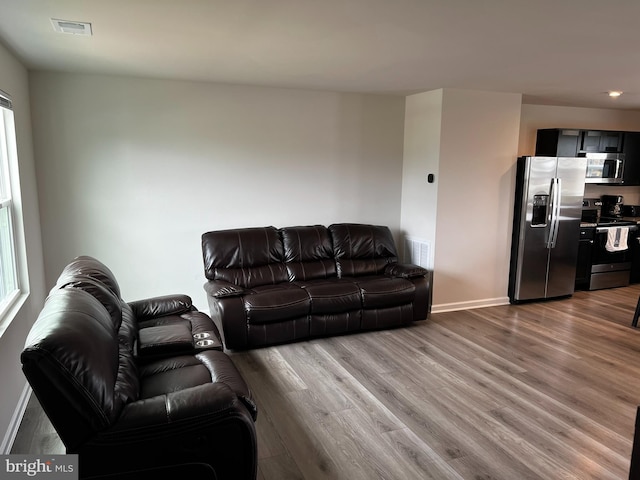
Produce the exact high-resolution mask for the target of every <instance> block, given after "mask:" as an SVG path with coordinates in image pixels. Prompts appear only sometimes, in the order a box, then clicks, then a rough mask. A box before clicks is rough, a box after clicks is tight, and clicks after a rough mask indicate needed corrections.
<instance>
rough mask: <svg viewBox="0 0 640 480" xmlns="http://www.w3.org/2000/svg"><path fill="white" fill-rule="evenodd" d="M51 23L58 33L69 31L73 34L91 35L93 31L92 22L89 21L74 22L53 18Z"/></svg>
mask: <svg viewBox="0 0 640 480" xmlns="http://www.w3.org/2000/svg"><path fill="white" fill-rule="evenodd" d="M51 24H52V25H53V29H54V30H55V31H56V32H58V33H69V34H71V35H84V36H87V37H90V36H91V35H92V34H93V32H92V31H91V24H90V23H89V22H73V21H70V20H60V19H58V18H52V19H51Z"/></svg>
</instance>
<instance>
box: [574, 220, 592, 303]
mask: <svg viewBox="0 0 640 480" xmlns="http://www.w3.org/2000/svg"><path fill="white" fill-rule="evenodd" d="M595 233H596V229H595V227H580V241H579V242H578V261H577V263H576V290H589V282H590V280H591V255H592V252H593V239H594V237H595Z"/></svg>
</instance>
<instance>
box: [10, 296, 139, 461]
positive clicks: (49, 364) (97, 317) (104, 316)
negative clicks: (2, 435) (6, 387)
mask: <svg viewBox="0 0 640 480" xmlns="http://www.w3.org/2000/svg"><path fill="white" fill-rule="evenodd" d="M20 358H21V362H22V369H23V371H24V374H25V376H26V377H27V380H28V381H29V383H30V385H31V387H32V388H33V391H34V392H35V394H36V396H37V398H38V400H39V401H40V402H41V404H42V406H43V408H44V410H45V411H46V412H47V415H48V416H49V418H50V419H51V421H52V423H53V424H54V426H55V428H56V430H57V432H58V433H59V434H60V438H61V439H62V441H63V442H64V444H65V445H66V447H67V450H68V451H73V449H74V447H75V446H77V445H79V444H81V443H83V442H85V441H86V440H87V439H88V438H90V437H91V436H93V435H94V434H95V432H98V431H101V430H104V429H105V428H107V427H109V426H110V425H111V424H112V423H113V422H115V420H116V419H117V418H118V416H119V415H120V413H121V411H122V409H123V408H124V405H125V404H126V403H128V402H129V401H131V400H134V399H135V398H137V395H138V391H139V384H138V376H137V372H136V370H135V364H134V362H133V360H132V355H131V352H130V351H127V350H126V349H123V348H122V345H121V343H120V342H119V341H118V337H117V333H116V331H115V330H114V328H113V324H112V321H111V318H110V315H109V313H108V312H107V311H106V309H105V308H104V306H103V305H102V304H101V303H100V302H99V301H98V300H97V299H96V298H95V297H94V296H93V295H91V294H90V293H87V292H85V291H83V290H80V289H77V288H64V289H60V290H55V291H53V292H52V293H51V294H50V295H49V297H48V298H47V301H46V302H45V305H44V308H43V310H42V312H41V313H40V315H39V316H38V318H37V320H36V322H35V323H34V324H33V326H32V328H31V330H30V332H29V334H28V336H27V339H26V341H25V347H24V349H23V351H22V354H21V357H20Z"/></svg>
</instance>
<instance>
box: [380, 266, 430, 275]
mask: <svg viewBox="0 0 640 480" xmlns="http://www.w3.org/2000/svg"><path fill="white" fill-rule="evenodd" d="M384 273H385V275H389V276H391V277H399V278H415V277H424V276H426V275H427V273H428V270H427V269H426V268H423V267H419V266H418V265H413V264H410V263H391V264H389V265H388V266H387V267H386V268H385V271H384Z"/></svg>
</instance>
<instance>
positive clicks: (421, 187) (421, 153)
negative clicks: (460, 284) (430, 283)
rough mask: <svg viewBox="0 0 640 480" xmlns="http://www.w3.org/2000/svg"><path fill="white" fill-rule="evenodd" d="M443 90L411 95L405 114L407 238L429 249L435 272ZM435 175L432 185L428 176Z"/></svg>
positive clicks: (404, 221) (403, 215)
mask: <svg viewBox="0 0 640 480" xmlns="http://www.w3.org/2000/svg"><path fill="white" fill-rule="evenodd" d="M442 94H443V90H442V89H440V90H433V91H431V92H425V93H418V94H416V95H410V96H408V97H407V99H406V105H405V114H404V164H403V170H402V212H401V222H400V225H401V227H402V230H403V234H404V235H407V236H408V237H412V238H414V239H416V240H419V241H423V242H426V243H427V244H428V245H429V258H428V262H427V263H426V265H425V266H426V267H428V268H429V269H430V270H432V269H433V263H434V251H435V249H434V246H435V240H436V224H437V219H436V208H437V204H438V182H439V178H440V176H439V172H438V169H439V163H440V133H441V121H442ZM429 174H433V175H434V182H433V183H428V182H427V176H428V175H429Z"/></svg>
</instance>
